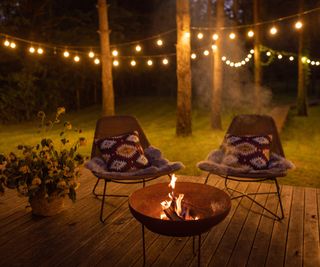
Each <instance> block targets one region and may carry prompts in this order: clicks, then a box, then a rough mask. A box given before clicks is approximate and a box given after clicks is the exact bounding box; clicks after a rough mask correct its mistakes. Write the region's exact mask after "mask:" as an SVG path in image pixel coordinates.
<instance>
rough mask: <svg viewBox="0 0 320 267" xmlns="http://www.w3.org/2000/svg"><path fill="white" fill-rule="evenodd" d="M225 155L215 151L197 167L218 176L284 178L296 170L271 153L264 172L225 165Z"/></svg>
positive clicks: (288, 162) (282, 158)
mask: <svg viewBox="0 0 320 267" xmlns="http://www.w3.org/2000/svg"><path fill="white" fill-rule="evenodd" d="M223 159H224V153H223V151H222V150H220V149H218V150H213V151H212V152H211V153H210V154H209V155H208V157H207V159H206V160H204V161H200V162H198V163H197V167H198V168H199V169H201V170H203V171H207V172H212V173H216V174H218V175H227V174H228V175H232V174H257V175H279V176H284V175H285V174H286V172H287V170H288V169H294V168H295V166H294V164H293V163H292V162H291V161H289V160H287V159H285V158H284V157H281V156H279V155H277V154H275V153H271V156H270V160H269V165H268V168H267V169H264V170H254V169H252V168H251V167H249V166H245V167H239V168H235V167H231V166H228V165H226V164H224V161H223Z"/></svg>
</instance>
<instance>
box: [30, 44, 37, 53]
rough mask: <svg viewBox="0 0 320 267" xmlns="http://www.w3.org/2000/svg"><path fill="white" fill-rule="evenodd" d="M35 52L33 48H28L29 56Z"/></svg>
mask: <svg viewBox="0 0 320 267" xmlns="http://www.w3.org/2000/svg"><path fill="white" fill-rule="evenodd" d="M35 51H36V50H35V49H34V47H33V46H31V47H29V52H30V53H31V54H33V53H34V52H35Z"/></svg>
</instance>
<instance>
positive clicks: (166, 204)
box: [160, 200, 172, 210]
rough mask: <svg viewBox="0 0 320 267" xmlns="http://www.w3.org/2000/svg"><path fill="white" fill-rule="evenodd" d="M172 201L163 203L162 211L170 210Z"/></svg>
mask: <svg viewBox="0 0 320 267" xmlns="http://www.w3.org/2000/svg"><path fill="white" fill-rule="evenodd" d="M171 202H172V201H171V200H170V201H168V200H165V201H162V202H161V203H160V204H161V206H162V209H164V210H165V209H168V208H169V207H170V205H171Z"/></svg>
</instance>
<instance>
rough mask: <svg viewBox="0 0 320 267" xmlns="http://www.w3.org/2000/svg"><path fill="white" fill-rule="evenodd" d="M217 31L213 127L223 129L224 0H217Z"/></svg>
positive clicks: (213, 85)
mask: <svg viewBox="0 0 320 267" xmlns="http://www.w3.org/2000/svg"><path fill="white" fill-rule="evenodd" d="M216 14H217V18H216V33H217V34H218V36H219V38H218V40H217V41H216V45H217V49H216V51H215V52H214V57H213V76H212V77H213V80H212V93H211V127H212V129H221V128H222V124H221V93H222V86H223V69H222V62H221V54H222V53H221V50H222V47H223V37H222V27H223V26H224V0H217V1H216Z"/></svg>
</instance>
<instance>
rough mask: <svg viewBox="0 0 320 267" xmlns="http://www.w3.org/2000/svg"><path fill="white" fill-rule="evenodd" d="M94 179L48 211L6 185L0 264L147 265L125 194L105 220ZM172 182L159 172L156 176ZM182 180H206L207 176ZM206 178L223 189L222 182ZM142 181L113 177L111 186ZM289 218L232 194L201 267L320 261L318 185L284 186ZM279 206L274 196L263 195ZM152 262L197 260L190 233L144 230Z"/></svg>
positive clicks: (111, 203) (205, 244) (206, 238)
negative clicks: (35, 209)
mask: <svg viewBox="0 0 320 267" xmlns="http://www.w3.org/2000/svg"><path fill="white" fill-rule="evenodd" d="M95 181H96V180H95V178H94V177H93V176H92V175H90V174H89V173H88V172H87V171H85V172H84V175H83V177H82V178H81V187H80V188H79V190H78V200H77V202H76V204H71V203H68V204H67V207H66V209H65V211H63V212H62V213H61V214H59V215H57V216H55V217H51V218H37V217H32V216H31V213H30V210H26V208H25V206H26V204H27V200H26V199H25V198H19V197H17V196H16V192H14V191H7V193H6V195H5V196H4V197H1V198H0V251H1V257H0V266H142V245H141V225H140V224H139V223H138V222H137V221H136V220H135V219H134V218H133V217H132V216H131V214H130V212H129V209H128V203H127V199H126V198H110V199H109V200H108V201H107V204H106V213H107V215H109V218H108V220H107V222H106V223H105V224H104V225H103V224H101V223H100V221H99V219H98V217H99V208H100V200H98V199H96V198H94V197H93V195H92V194H91V190H92V187H93V185H94V182H95ZM160 181H162V182H164V181H168V178H161V179H160V180H159V179H158V180H156V181H153V182H160ZM179 181H194V182H201V183H202V182H203V181H204V178H202V177H179ZM209 184H211V185H214V186H217V187H219V188H223V181H222V179H219V178H211V180H210V181H209ZM140 186H141V185H131V186H128V185H118V184H111V185H110V187H109V189H110V190H112V192H114V193H130V192H133V191H134V190H135V189H137V188H139V187H140ZM232 186H234V187H236V188H237V189H242V190H246V191H247V192H249V191H250V192H262V191H268V190H272V189H271V185H270V184H267V183H250V184H246V183H236V182H234V183H233V184H232ZM281 191H282V200H283V204H284V210H285V219H284V220H282V221H281V222H277V221H274V220H272V219H270V218H268V217H266V216H264V215H261V208H259V207H258V206H256V205H252V202H250V201H249V200H248V199H246V198H243V199H242V200H233V201H232V209H231V211H230V213H229V215H228V217H227V218H226V219H225V220H224V221H223V222H222V223H220V224H219V225H217V226H216V227H215V228H213V229H212V230H211V231H210V232H208V233H206V234H204V235H203V236H202V258H201V262H202V264H201V265H202V266H273V267H274V266H312V267H315V266H320V249H319V213H320V189H315V188H303V187H292V186H282V187H281ZM257 199H258V200H259V201H260V202H262V203H265V204H266V206H267V207H269V208H270V209H272V210H273V211H276V210H278V209H279V207H278V203H277V201H276V198H275V196H273V195H269V196H266V195H259V196H257ZM146 246H147V252H146V253H147V266H150V265H152V266H171V265H172V266H184V267H185V266H196V265H197V258H196V257H193V254H192V238H170V237H165V236H159V235H157V234H154V233H151V232H149V231H146Z"/></svg>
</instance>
